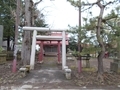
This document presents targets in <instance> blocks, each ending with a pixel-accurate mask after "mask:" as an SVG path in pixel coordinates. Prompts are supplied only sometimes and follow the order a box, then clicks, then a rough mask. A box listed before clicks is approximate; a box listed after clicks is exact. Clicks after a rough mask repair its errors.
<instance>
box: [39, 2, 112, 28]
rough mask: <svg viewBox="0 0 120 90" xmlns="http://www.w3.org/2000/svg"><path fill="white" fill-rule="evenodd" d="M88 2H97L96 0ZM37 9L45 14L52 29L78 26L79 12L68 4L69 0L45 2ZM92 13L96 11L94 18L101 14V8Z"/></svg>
mask: <svg viewBox="0 0 120 90" xmlns="http://www.w3.org/2000/svg"><path fill="white" fill-rule="evenodd" d="M83 1H86V0H83ZM87 1H89V2H95V1H96V0H87ZM107 1H110V0H107ZM37 7H38V9H39V10H41V11H42V13H44V15H45V20H46V23H48V24H49V26H50V28H68V25H70V26H76V25H78V22H79V21H78V20H79V18H78V17H79V16H78V15H79V14H78V10H77V8H75V7H73V6H72V5H71V4H70V3H69V2H67V0H43V1H42V2H41V3H40V4H39V5H38V6H37ZM92 11H94V12H93V15H94V16H97V15H98V14H99V8H97V7H96V6H94V7H93V8H92ZM105 14H106V13H105ZM83 16H84V17H88V14H87V13H82V17H83Z"/></svg>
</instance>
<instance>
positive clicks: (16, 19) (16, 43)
mask: <svg viewBox="0 0 120 90" xmlns="http://www.w3.org/2000/svg"><path fill="white" fill-rule="evenodd" d="M16 3H17V6H16V16H15V39H14V60H13V66H12V72H13V73H15V72H16V64H17V51H18V47H17V46H18V26H19V12H20V0H16Z"/></svg>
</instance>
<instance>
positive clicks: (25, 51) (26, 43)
mask: <svg viewBox="0 0 120 90" xmlns="http://www.w3.org/2000/svg"><path fill="white" fill-rule="evenodd" d="M25 22H26V23H25V25H26V26H31V0H25ZM30 51H31V32H30V31H24V37H23V44H22V55H21V56H22V57H21V58H22V62H23V65H27V64H29V63H30V54H31V52H30Z"/></svg>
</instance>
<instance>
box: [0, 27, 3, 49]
mask: <svg viewBox="0 0 120 90" xmlns="http://www.w3.org/2000/svg"><path fill="white" fill-rule="evenodd" d="M2 40H3V25H0V46H1V47H2V42H3V41H2Z"/></svg>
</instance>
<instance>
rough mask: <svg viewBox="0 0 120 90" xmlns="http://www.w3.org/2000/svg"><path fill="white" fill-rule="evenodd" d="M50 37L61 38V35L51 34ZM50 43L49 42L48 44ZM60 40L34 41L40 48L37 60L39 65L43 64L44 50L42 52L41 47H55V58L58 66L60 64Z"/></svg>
mask: <svg viewBox="0 0 120 90" xmlns="http://www.w3.org/2000/svg"><path fill="white" fill-rule="evenodd" d="M50 36H62V33H51V35H50ZM48 41H50V42H48ZM61 41H62V40H47V39H44V40H39V39H37V41H36V44H38V45H39V46H40V52H39V55H38V60H39V63H42V62H43V58H44V55H43V54H44V52H43V51H44V50H43V46H44V45H53V46H54V45H57V52H58V53H57V57H58V64H60V63H61V52H60V51H61V50H60V49H61V48H60V46H61V44H62V42H61ZM66 45H68V34H66Z"/></svg>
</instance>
